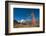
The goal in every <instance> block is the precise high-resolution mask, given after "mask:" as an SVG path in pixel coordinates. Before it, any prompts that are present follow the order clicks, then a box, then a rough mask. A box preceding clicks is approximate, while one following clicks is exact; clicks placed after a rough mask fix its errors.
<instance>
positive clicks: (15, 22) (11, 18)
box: [5, 1, 45, 35]
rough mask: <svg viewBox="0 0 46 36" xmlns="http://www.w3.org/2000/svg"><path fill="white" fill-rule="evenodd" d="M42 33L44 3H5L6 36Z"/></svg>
mask: <svg viewBox="0 0 46 36" xmlns="http://www.w3.org/2000/svg"><path fill="white" fill-rule="evenodd" d="M44 32H45V4H44V3H37V2H22V1H21V2H20V1H5V34H6V35H17V34H33V33H44Z"/></svg>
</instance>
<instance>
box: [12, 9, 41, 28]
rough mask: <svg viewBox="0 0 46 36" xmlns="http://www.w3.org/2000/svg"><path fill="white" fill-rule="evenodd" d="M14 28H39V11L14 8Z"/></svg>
mask: <svg viewBox="0 0 46 36" xmlns="http://www.w3.org/2000/svg"><path fill="white" fill-rule="evenodd" d="M13 12H14V14H13V16H14V28H24V27H26V28H27V27H39V17H40V16H39V15H40V13H39V9H32V8H13Z"/></svg>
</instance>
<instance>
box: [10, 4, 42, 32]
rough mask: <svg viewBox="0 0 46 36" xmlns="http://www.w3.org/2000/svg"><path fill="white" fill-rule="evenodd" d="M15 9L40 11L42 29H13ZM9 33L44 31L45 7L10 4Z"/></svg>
mask: <svg viewBox="0 0 46 36" xmlns="http://www.w3.org/2000/svg"><path fill="white" fill-rule="evenodd" d="M13 8H36V9H38V8H39V9H40V21H39V22H40V27H31V28H13ZM9 10H10V11H9V12H10V14H9V15H10V16H9V33H15V32H16V33H17V32H33V31H43V23H42V22H43V11H42V10H43V6H42V5H33V4H29V5H28V4H20V5H19V4H10V5H9Z"/></svg>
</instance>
